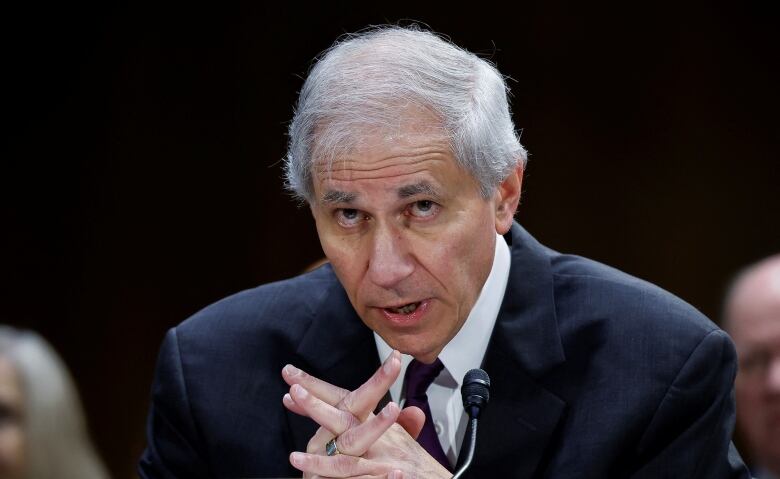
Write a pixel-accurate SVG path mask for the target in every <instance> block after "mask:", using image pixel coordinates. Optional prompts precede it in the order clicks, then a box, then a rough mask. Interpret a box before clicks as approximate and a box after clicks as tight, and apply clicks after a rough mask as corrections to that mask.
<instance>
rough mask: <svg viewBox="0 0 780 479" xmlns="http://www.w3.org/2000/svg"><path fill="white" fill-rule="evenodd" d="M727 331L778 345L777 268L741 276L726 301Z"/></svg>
mask: <svg viewBox="0 0 780 479" xmlns="http://www.w3.org/2000/svg"><path fill="white" fill-rule="evenodd" d="M729 316H730V318H731V333H732V336H733V337H734V340H735V341H736V342H738V343H739V342H740V341H742V340H750V341H759V342H772V343H777V344H778V345H780V269H777V270H776V271H758V272H756V274H753V275H751V276H750V277H747V278H745V279H744V280H743V281H742V282H741V283H740V284H739V285H738V286H737V289H736V291H735V294H734V297H733V299H732V302H731V304H730V305H729Z"/></svg>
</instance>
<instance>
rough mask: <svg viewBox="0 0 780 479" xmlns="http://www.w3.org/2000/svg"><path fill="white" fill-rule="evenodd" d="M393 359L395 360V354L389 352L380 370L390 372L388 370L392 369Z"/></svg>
mask: <svg viewBox="0 0 780 479" xmlns="http://www.w3.org/2000/svg"><path fill="white" fill-rule="evenodd" d="M393 360H395V355H393V354H391V355H390V357H388V358H387V360H386V361H385V364H384V365H382V370H383V371H384V372H385V373H386V374H390V372H391V371H392V370H393Z"/></svg>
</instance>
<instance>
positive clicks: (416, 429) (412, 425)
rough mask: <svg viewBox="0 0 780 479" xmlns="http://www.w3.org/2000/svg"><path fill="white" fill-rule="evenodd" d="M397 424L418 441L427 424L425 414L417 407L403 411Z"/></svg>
mask: <svg viewBox="0 0 780 479" xmlns="http://www.w3.org/2000/svg"><path fill="white" fill-rule="evenodd" d="M395 422H397V423H398V424H399V425H400V426H401V427H402V428H404V429H405V430H406V432H408V433H409V435H410V436H412V437H413V438H414V439H417V436H419V435H420V431H422V428H423V425H424V424H425V413H424V412H422V409H420V408H418V407H416V406H409V407H407V408H404V409H403V410H402V411H401V413H400V414H399V415H398V419H396V421H395ZM399 477H400V476H399Z"/></svg>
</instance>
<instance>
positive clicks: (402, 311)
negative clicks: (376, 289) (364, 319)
mask: <svg viewBox="0 0 780 479" xmlns="http://www.w3.org/2000/svg"><path fill="white" fill-rule="evenodd" d="M430 303H431V300H430V299H423V300H422V301H415V302H414V303H407V304H400V305H398V306H392V307H390V306H387V307H383V308H380V311H382V314H383V315H384V317H385V319H387V320H388V321H390V322H391V323H393V324H395V325H396V326H403V327H411V326H414V325H416V324H418V323H419V322H420V321H422V318H423V317H425V316H426V313H427V311H428V309H429V308H430Z"/></svg>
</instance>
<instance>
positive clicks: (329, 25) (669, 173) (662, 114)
mask: <svg viewBox="0 0 780 479" xmlns="http://www.w3.org/2000/svg"><path fill="white" fill-rule="evenodd" d="M767 3H769V2H767ZM422 4H423V2H417V3H410V4H409V5H402V4H400V3H398V2H388V3H376V4H370V3H369V2H365V3H348V2H328V3H327V4H326V2H322V3H321V4H312V5H303V4H289V5H282V4H273V5H270V6H264V5H262V4H261V3H260V2H246V3H243V4H229V5H228V4H225V3H220V4H217V3H214V4H212V5H210V6H194V5H191V4H180V5H176V4H166V5H162V4H143V3H133V4H132V6H127V5H125V6H121V5H114V6H108V5H103V6H100V7H87V6H74V5H67V6H64V5H60V6H58V7H46V6H43V5H40V4H32V5H27V6H17V7H13V8H12V9H10V10H9V9H8V7H4V8H5V11H4V13H3V14H2V16H1V18H2V20H0V22H1V24H2V28H1V29H0V30H1V32H2V33H0V35H2V61H3V69H2V71H3V80H4V84H5V86H4V87H3V88H2V97H3V100H2V111H3V117H4V119H5V122H4V123H5V125H6V126H5V127H4V128H3V134H2V150H0V155H2V163H1V165H2V166H1V167H0V168H1V169H0V195H1V196H0V200H1V202H0V208H1V210H0V211H2V217H1V218H0V219H2V235H0V238H1V239H0V268H1V269H0V270H1V271H2V273H3V274H2V288H0V294H1V296H0V322H5V323H11V324H14V325H18V326H22V327H29V328H33V329H36V330H38V331H39V332H41V333H42V334H43V335H44V336H45V337H47V338H48V339H49V340H50V341H51V342H52V343H53V344H54V345H55V347H56V348H57V349H58V350H59V351H60V352H61V353H62V355H63V356H64V358H65V359H66V361H67V362H68V364H69V365H70V367H71V368H72V370H73V372H74V375H75V377H76V380H77V383H78V385H79V389H80V391H81V393H82V396H83V400H84V402H85V406H86V408H87V411H88V414H89V417H90V423H91V429H92V432H93V436H94V438H95V440H96V442H97V444H98V446H99V449H100V450H101V452H102V453H103V455H104V456H105V458H106V460H107V462H108V464H109V466H110V468H111V470H112V471H113V473H114V474H115V475H116V477H119V478H129V477H132V475H133V469H134V462H135V460H136V459H137V457H138V455H139V454H140V452H141V450H142V449H143V447H144V437H143V427H144V420H145V414H146V408H147V402H148V394H149V386H150V381H151V376H152V371H153V366H154V361H155V356H156V353H157V348H158V346H159V344H160V341H161V339H162V335H163V334H164V331H165V330H166V329H167V328H169V327H171V326H173V325H175V324H177V323H178V322H179V321H181V320H183V319H184V318H186V317H187V316H188V315H190V314H192V313H193V312H195V311H197V310H198V309H200V308H201V307H203V306H205V305H206V304H208V303H210V302H212V301H214V300H216V299H218V298H220V297H222V296H225V295H227V294H229V293H231V292H235V291H237V290H240V289H244V288H248V287H252V286H254V285H256V284H259V283H263V282H268V281H272V280H276V279H281V278H284V277H288V276H291V275H294V274H297V273H298V272H299V271H300V270H301V269H303V268H304V267H305V266H306V265H307V264H309V263H311V262H312V261H314V260H316V259H317V258H319V257H320V256H321V255H322V253H321V250H320V247H319V243H318V240H317V236H316V233H315V230H314V227H313V222H312V220H311V219H310V217H309V214H308V211H307V209H305V208H299V207H298V206H296V204H295V203H294V202H292V201H291V200H290V198H289V197H288V195H286V194H285V193H284V191H283V189H282V187H281V175H282V172H281V167H280V163H279V160H280V159H281V158H282V157H283V155H284V152H285V142H286V137H285V131H286V126H287V122H288V121H289V119H290V117H291V114H292V105H293V102H294V100H295V97H296V92H297V91H298V89H299V88H300V86H301V84H302V77H303V76H305V73H306V71H307V69H308V67H309V65H310V61H311V59H312V58H313V57H314V56H315V55H316V54H317V53H318V52H319V51H321V50H323V49H324V48H326V47H327V46H328V45H329V44H330V43H331V42H332V41H333V40H334V39H335V38H337V37H338V36H339V35H341V34H343V33H345V32H350V31H355V30H358V29H361V28H363V27H365V26H367V25H369V24H378V23H385V22H388V21H389V22H396V21H398V20H400V19H416V20H420V21H422V22H425V23H427V24H428V25H430V27H431V28H433V29H434V30H437V31H440V32H443V33H446V34H448V35H449V36H450V37H451V38H452V39H453V41H455V42H456V43H458V44H459V45H461V46H464V47H465V48H467V49H469V50H471V51H474V52H476V53H479V54H481V55H483V56H485V57H487V58H490V59H492V61H494V62H495V63H497V65H498V67H499V69H500V70H501V71H502V72H503V73H504V74H506V75H509V76H510V77H511V78H512V80H510V86H511V88H512V90H513V95H514V96H513V111H514V117H515V122H516V125H517V127H518V128H520V129H522V131H523V135H522V138H523V143H524V144H525V145H526V146H527V148H528V149H529V151H530V152H531V160H530V163H529V168H528V171H527V176H526V179H525V185H524V190H525V192H524V198H523V200H522V204H521V208H520V212H519V215H518V218H519V220H520V222H521V223H522V224H524V225H525V226H526V227H527V228H528V229H529V230H530V231H531V232H532V233H533V234H534V235H536V237H537V238H538V239H540V240H541V241H542V242H544V243H546V244H548V245H549V246H552V247H554V248H556V249H559V250H562V251H566V252H572V253H577V254H582V255H585V256H588V257H592V258H595V259H597V260H600V261H603V262H605V263H608V264H610V265H613V266H616V267H618V268H620V269H623V270H625V271H627V272H629V273H632V274H635V275H637V276H639V277H642V278H644V279H648V280H650V281H652V282H655V283H657V284H660V285H661V286H662V287H664V288H666V289H668V290H670V291H672V292H673V293H675V294H677V295H679V296H681V297H683V298H684V299H686V300H687V301H689V302H691V303H692V304H693V305H695V306H696V307H698V308H699V309H701V310H702V311H704V312H705V313H706V314H708V315H710V316H711V317H713V318H714V319H717V314H718V306H719V301H720V296H721V294H722V290H723V287H724V285H725V283H726V281H727V279H728V278H729V277H730V276H731V274H733V272H734V271H735V270H736V269H737V268H738V267H740V266H741V265H744V264H745V263H748V262H751V261H754V260H756V259H758V258H760V257H762V256H765V255H768V254H770V253H775V252H777V251H778V250H780V228H779V227H778V218H780V199H778V189H779V188H778V185H779V184H780V183H779V181H778V180H780V174H779V173H778V166H777V161H778V146H779V145H778V138H779V137H780V136H779V135H778V133H780V132H779V131H778V126H779V124H780V123H779V122H778V118H777V117H778V112H780V101H778V100H779V98H778V92H777V85H778V83H779V80H780V78H778V77H779V75H778V62H777V57H778V54H777V53H778V49H777V47H778V28H777V25H778V15H777V13H776V11H775V10H774V7H771V8H770V7H761V6H759V5H758V4H757V3H756V4H751V3H743V2H733V3H732V4H727V5H714V4H706V5H705V4H670V5H661V4H659V3H657V2H624V3H623V4H619V5H606V4H598V5H594V4H592V2H579V4H573V5H564V4H561V3H559V2H549V1H548V2H543V1H534V2H515V3H514V4H512V6H511V8H509V9H507V7H503V8H499V6H498V5H493V4H490V5H488V4H484V5H483V4H479V3H474V4H472V5H471V6H470V7H469V8H467V9H464V8H462V7H456V6H455V4H453V3H450V4H443V5H438V6H434V5H431V6H427V7H426V6H422ZM280 399H281V398H280Z"/></svg>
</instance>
